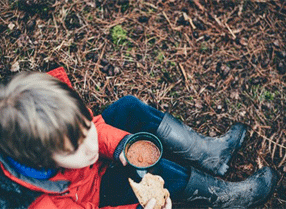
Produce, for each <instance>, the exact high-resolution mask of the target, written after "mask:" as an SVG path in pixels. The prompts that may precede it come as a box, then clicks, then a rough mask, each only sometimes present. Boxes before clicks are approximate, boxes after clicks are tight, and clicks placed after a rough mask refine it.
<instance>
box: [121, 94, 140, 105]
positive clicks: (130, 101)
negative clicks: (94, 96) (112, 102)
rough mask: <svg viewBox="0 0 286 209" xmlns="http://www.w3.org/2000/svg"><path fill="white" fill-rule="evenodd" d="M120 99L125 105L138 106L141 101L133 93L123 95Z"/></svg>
mask: <svg viewBox="0 0 286 209" xmlns="http://www.w3.org/2000/svg"><path fill="white" fill-rule="evenodd" d="M120 101H121V102H122V103H123V104H125V105H131V106H138V105H140V103H141V101H140V100H139V99H138V98H137V97H135V96H133V95H127V96H124V97H122V98H121V99H120Z"/></svg>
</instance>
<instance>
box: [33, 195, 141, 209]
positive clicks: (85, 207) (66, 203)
mask: <svg viewBox="0 0 286 209" xmlns="http://www.w3.org/2000/svg"><path fill="white" fill-rule="evenodd" d="M60 201H61V202H60V204H57V203H54V202H53V200H52V198H50V196H48V195H42V196H40V197H39V198H38V199H36V201H34V202H33V203H32V204H31V205H30V206H29V209H66V208H69V209H99V207H97V206H95V205H94V204H93V203H89V202H87V203H82V204H77V203H76V202H74V201H73V200H72V199H69V198H67V199H62V198H61V200H60ZM138 205H139V204H131V205H120V206H116V207H111V206H107V207H103V208H100V209H136V208H137V207H138Z"/></svg>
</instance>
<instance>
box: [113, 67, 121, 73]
mask: <svg viewBox="0 0 286 209" xmlns="http://www.w3.org/2000/svg"><path fill="white" fill-rule="evenodd" d="M119 73H120V68H119V67H115V68H114V74H115V75H117V74H119Z"/></svg>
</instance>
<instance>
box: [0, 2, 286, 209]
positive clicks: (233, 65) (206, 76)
mask: <svg viewBox="0 0 286 209" xmlns="http://www.w3.org/2000/svg"><path fill="white" fill-rule="evenodd" d="M285 17H286V3H285V1H284V0H277V1H268V0H241V1H238V0H178V1H176V0H158V1H157V0H147V1H143V0H139V1H136V0H116V1H115V0H114V1H112V0H96V1H95V0H77V1H76V0H48V1H46V0H16V1H14V0H0V35H1V36H0V78H1V80H2V81H4V80H7V79H9V78H10V77H11V75H14V74H16V73H18V72H19V71H42V72H46V71H49V70H51V69H54V68H56V67H58V66H63V67H65V69H66V71H67V73H68V75H69V77H70V79H71V81H72V83H73V85H74V87H75V90H76V91H77V92H78V93H79V94H80V95H81V96H82V98H83V99H84V100H85V102H86V103H87V105H88V106H89V107H90V108H91V109H92V110H93V111H94V113H95V114H100V113H101V112H102V110H103V109H104V108H105V107H106V106H108V105H109V104H111V103H112V102H114V101H116V100H117V99H119V98H120V97H122V96H124V95H128V94H132V95H135V96H137V97H139V98H140V99H141V100H143V101H145V102H146V103H148V104H149V105H151V106H153V107H156V108H158V109H159V110H161V111H168V112H170V113H171V114H173V115H174V116H175V117H176V118H178V119H180V120H182V121H184V123H186V124H188V125H189V126H191V127H193V128H194V129H195V130H196V131H198V132H200V133H202V134H204V135H209V136H219V135H222V134H224V133H225V132H226V131H227V130H228V129H229V128H230V126H231V125H232V124H234V123H235V122H242V123H245V124H247V126H248V132H247V136H246V139H245V142H244V143H243V146H242V148H241V150H240V151H239V152H238V153H237V154H236V155H235V156H234V158H233V159H232V160H231V163H230V165H231V166H230V167H231V168H230V170H229V171H228V173H227V174H226V176H225V177H224V179H225V180H230V181H241V180H244V179H246V178H247V177H248V176H249V175H251V174H253V173H254V172H255V171H256V170H257V169H259V168H261V167H263V166H271V167H273V168H275V169H276V170H277V171H278V173H279V179H280V180H279V184H278V186H277V189H276V190H275V193H274V195H273V196H272V197H271V198H270V199H269V201H268V202H267V203H265V204H264V205H262V206H259V208H286V105H285V103H286V48H285V41H286V20H285ZM174 208H190V206H186V205H183V204H181V203H175V204H174Z"/></svg>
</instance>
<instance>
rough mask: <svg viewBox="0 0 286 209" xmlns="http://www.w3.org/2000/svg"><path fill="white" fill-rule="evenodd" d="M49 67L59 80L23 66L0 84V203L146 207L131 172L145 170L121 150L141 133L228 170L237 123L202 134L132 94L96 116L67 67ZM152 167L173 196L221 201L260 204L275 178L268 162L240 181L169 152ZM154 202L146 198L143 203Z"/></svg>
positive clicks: (240, 131)
mask: <svg viewBox="0 0 286 209" xmlns="http://www.w3.org/2000/svg"><path fill="white" fill-rule="evenodd" d="M49 74H50V75H52V76H54V77H56V78H58V79H59V80H58V79H56V78H53V77H52V76H50V75H46V74H43V73H21V74H19V75H18V76H16V77H15V78H13V79H12V80H11V81H10V82H9V83H8V84H6V85H5V86H2V87H1V90H0V92H1V93H0V115H1V119H0V153H1V156H0V161H1V169H2V174H1V175H0V182H1V185H0V188H1V190H0V191H1V193H2V197H0V198H2V199H1V201H0V204H2V205H1V208H27V207H29V208H41V209H45V208H47V209H48V208H49V209H52V208H99V207H100V208H140V207H141V206H140V205H139V204H138V202H137V199H136V197H135V195H134V193H133V192H132V189H131V188H130V186H129V183H128V180H127V178H132V179H133V180H135V181H140V177H139V176H138V175H137V174H136V172H135V171H134V170H133V169H132V168H131V167H129V166H126V164H127V163H126V160H125V159H124V156H123V154H122V149H123V144H124V142H125V141H126V140H127V139H128V137H130V135H131V133H135V132H138V131H148V132H151V133H154V134H156V135H157V136H158V137H159V138H160V139H161V140H162V143H163V146H164V149H165V150H166V152H167V154H168V155H170V156H171V159H176V161H178V162H180V161H182V160H184V161H188V162H189V163H194V164H196V165H197V166H198V167H199V168H200V169H201V170H204V171H208V172H209V173H212V174H215V175H223V174H224V173H225V172H226V170H227V167H228V166H227V165H226V164H227V163H228V161H229V159H230V157H231V156H232V154H233V153H234V152H235V151H236V150H237V149H238V148H239V147H240V146H241V143H242V141H243V138H244V134H245V128H244V126H242V125H241V124H237V125H235V126H233V127H232V128H231V129H230V131H229V132H228V133H226V134H225V135H224V136H222V137H220V138H209V137H204V136H201V135H199V134H197V133H195V132H194V131H193V130H192V129H191V128H190V127H187V126H185V125H183V124H181V123H180V122H178V121H177V120H175V119H174V118H173V117H172V116H171V115H168V114H163V113H161V112H160V111H158V110H155V109H154V108H152V107H149V106H148V105H146V104H144V103H142V102H141V101H140V100H138V99H136V98H135V97H132V96H126V97H123V98H122V99H120V100H119V101H117V102H115V103H114V104H112V105H111V106H110V107H109V108H108V109H106V110H105V111H104V112H103V114H102V115H99V116H96V117H93V116H92V113H91V112H90V111H89V110H88V109H87V108H86V107H85V105H84V104H83V102H82V100H81V99H80V98H79V96H78V95H77V94H76V93H75V92H74V91H73V90H72V89H71V83H70V81H69V80H68V77H67V75H66V74H65V72H64V69H63V68H58V69H56V70H54V71H51V72H50V73H49ZM61 81H62V82H61ZM118 162H119V163H118ZM149 172H151V173H153V174H156V175H160V176H161V177H162V178H163V179H164V181H165V187H166V188H167V189H168V190H169V192H170V194H171V198H172V199H173V200H176V201H185V202H190V204H192V201H195V200H199V201H201V202H202V203H203V204H204V205H205V206H210V207H219V208H224V207H228V208H229V207H249V206H252V205H254V204H260V203H262V202H264V201H265V200H266V198H267V197H269V196H270V195H271V194H272V192H273V189H274V187H275V185H276V183H277V176H276V174H275V172H274V171H273V170H272V169H270V168H268V167H265V168H263V169H261V170H259V171H257V172H256V173H255V174H253V175H252V176H251V177H249V178H248V179H246V180H245V181H243V182H238V183H232V182H225V181H223V180H221V179H218V178H216V177H213V176H212V175H210V174H207V173H205V172H203V171H200V170H197V169H195V168H193V167H188V168H185V167H182V166H181V165H179V164H177V163H174V162H171V161H169V160H166V159H161V160H160V162H159V163H158V164H157V165H156V166H155V167H153V168H152V169H150V170H149ZM11 196H12V198H11ZM18 198H19V199H18ZM153 205H154V200H150V201H149V204H148V205H147V206H146V207H145V208H146V209H151V208H153ZM166 208H168V209H169V208H171V200H170V199H168V201H167V202H166Z"/></svg>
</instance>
